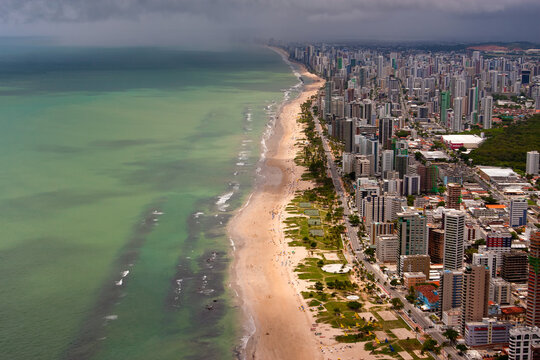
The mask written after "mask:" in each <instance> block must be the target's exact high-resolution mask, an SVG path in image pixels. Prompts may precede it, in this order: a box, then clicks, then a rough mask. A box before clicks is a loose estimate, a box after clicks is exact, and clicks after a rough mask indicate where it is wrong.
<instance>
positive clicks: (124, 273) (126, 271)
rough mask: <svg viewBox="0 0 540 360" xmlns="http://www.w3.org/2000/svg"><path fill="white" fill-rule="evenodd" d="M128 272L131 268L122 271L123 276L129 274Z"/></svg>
mask: <svg viewBox="0 0 540 360" xmlns="http://www.w3.org/2000/svg"><path fill="white" fill-rule="evenodd" d="M128 274H129V270H124V271H122V273H121V275H122V277H123V278H125V277H126V276H128Z"/></svg>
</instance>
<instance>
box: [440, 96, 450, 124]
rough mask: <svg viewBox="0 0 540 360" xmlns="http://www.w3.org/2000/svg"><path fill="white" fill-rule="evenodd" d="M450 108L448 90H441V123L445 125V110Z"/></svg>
mask: <svg viewBox="0 0 540 360" xmlns="http://www.w3.org/2000/svg"><path fill="white" fill-rule="evenodd" d="M449 108H450V93H449V92H448V91H442V92H441V124H442V125H443V126H446V123H447V119H446V112H447V110H448V109H449Z"/></svg>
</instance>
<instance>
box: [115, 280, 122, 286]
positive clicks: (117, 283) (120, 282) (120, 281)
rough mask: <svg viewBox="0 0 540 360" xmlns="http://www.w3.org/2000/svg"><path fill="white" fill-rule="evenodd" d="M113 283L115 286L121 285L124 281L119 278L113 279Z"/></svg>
mask: <svg viewBox="0 0 540 360" xmlns="http://www.w3.org/2000/svg"><path fill="white" fill-rule="evenodd" d="M114 283H115V285H116V286H122V284H123V283H124V279H120V280H118V281H115V282H114Z"/></svg>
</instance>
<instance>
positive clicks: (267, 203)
mask: <svg viewBox="0 0 540 360" xmlns="http://www.w3.org/2000/svg"><path fill="white" fill-rule="evenodd" d="M301 75H302V77H303V78H304V79H306V78H311V79H312V80H313V82H312V83H311V84H309V85H306V86H305V87H304V90H303V92H302V93H301V94H300V96H299V97H297V98H296V99H294V100H292V101H289V102H288V103H286V104H285V105H284V106H283V107H282V109H281V112H280V113H279V114H278V121H277V122H276V129H275V131H274V134H273V135H272V138H271V139H270V141H269V142H268V153H267V160H266V161H265V163H264V166H263V170H262V176H263V179H264V181H262V182H261V183H260V184H258V185H257V186H256V188H255V190H254V192H253V194H252V196H251V197H250V200H249V203H248V204H247V205H246V206H244V207H243V208H242V209H241V210H240V211H239V212H238V213H237V214H236V216H235V217H234V218H233V219H232V221H231V222H230V224H229V234H230V236H231V237H232V239H233V241H234V242H235V244H236V248H237V251H236V253H235V261H234V264H233V273H234V278H235V282H236V286H237V288H238V290H239V292H240V297H241V300H242V302H243V308H244V312H245V322H246V324H249V323H251V324H253V325H254V326H255V331H254V333H253V334H252V336H251V337H250V338H249V341H248V344H247V347H246V359H322V354H321V352H320V349H319V347H318V342H317V341H316V339H315V337H314V336H313V333H312V332H311V330H310V328H311V323H312V319H311V315H310V314H308V313H307V312H305V311H303V310H301V305H303V302H302V300H301V299H300V296H299V294H298V293H297V291H295V289H294V287H293V286H292V282H293V281H295V279H294V277H293V276H292V273H291V270H290V268H291V265H292V262H293V261H294V260H299V259H292V258H290V257H291V256H292V254H291V253H290V252H289V249H288V246H287V244H286V242H285V241H284V237H283V232H282V225H281V220H282V219H283V216H284V214H285V207H286V205H287V204H288V203H289V202H290V200H291V199H292V197H293V196H294V192H295V191H296V190H297V189H299V187H306V186H309V184H307V183H305V182H299V181H298V180H299V179H300V176H301V174H302V172H303V169H302V168H301V167H299V166H296V165H295V163H294V158H295V155H296V152H297V148H296V147H295V146H294V144H295V143H296V141H297V139H298V138H301V137H302V136H303V134H302V125H301V124H298V123H297V122H296V119H297V117H298V114H299V113H300V105H301V104H302V103H303V102H305V101H306V100H307V99H308V98H310V97H311V96H312V95H314V94H315V93H316V91H317V90H318V89H319V88H320V87H321V86H322V84H323V82H322V80H321V79H320V78H318V77H316V76H315V75H313V74H310V73H309V72H307V71H306V70H305V69H302V71H301ZM295 257H296V258H298V254H297V255H296V256H295Z"/></svg>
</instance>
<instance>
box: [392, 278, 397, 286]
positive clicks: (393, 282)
mask: <svg viewBox="0 0 540 360" xmlns="http://www.w3.org/2000/svg"><path fill="white" fill-rule="evenodd" d="M390 285H391V286H398V285H399V281H398V280H397V279H392V281H390Z"/></svg>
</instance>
